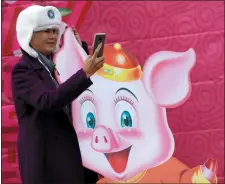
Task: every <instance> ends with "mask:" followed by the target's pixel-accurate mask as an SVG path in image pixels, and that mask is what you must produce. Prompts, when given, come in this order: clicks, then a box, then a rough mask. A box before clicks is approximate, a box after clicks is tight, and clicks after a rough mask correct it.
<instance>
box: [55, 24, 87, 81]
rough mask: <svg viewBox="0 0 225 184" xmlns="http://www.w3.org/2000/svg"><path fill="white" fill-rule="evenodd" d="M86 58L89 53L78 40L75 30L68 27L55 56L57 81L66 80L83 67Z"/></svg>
mask: <svg viewBox="0 0 225 184" xmlns="http://www.w3.org/2000/svg"><path fill="white" fill-rule="evenodd" d="M86 58H87V54H86V52H85V51H84V50H83V48H82V47H81V45H80V44H79V43H78V41H77V40H76V38H75V36H74V33H73V30H72V29H71V28H67V29H66V30H65V32H64V34H63V35H62V46H61V48H60V49H59V50H58V51H57V52H56V53H55V55H54V58H53V62H54V63H55V64H56V69H57V70H58V72H55V75H56V79H57V81H58V82H59V83H62V82H65V81H66V80H67V79H68V78H69V77H71V76H72V75H73V74H74V73H76V72H77V71H78V70H79V69H81V68H82V67H83V62H84V61H85V59H86ZM58 73H59V74H58Z"/></svg>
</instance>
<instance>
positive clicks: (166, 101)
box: [143, 48, 196, 108]
mask: <svg viewBox="0 0 225 184" xmlns="http://www.w3.org/2000/svg"><path fill="white" fill-rule="evenodd" d="M195 62H196V55H195V51H194V50H193V49H192V48H190V49H188V50H187V51H186V52H173V51H159V52H157V53H155V54H153V55H152V56H150V57H149V58H148V59H147V60H146V64H145V65H144V67H143V82H144V84H145V85H144V86H145V87H146V90H147V91H148V93H150V94H151V95H152V97H153V99H155V101H156V103H157V104H158V105H160V106H162V107H165V108H175V107H178V106H180V105H182V104H183V103H184V102H186V100H187V99H188V97H189V96H190V94H191V81H190V72H191V70H192V68H193V67H194V65H195Z"/></svg>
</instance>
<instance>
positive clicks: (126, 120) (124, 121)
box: [120, 111, 132, 127]
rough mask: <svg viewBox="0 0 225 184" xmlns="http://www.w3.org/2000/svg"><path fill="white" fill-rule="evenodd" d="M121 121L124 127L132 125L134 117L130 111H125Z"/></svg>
mask: <svg viewBox="0 0 225 184" xmlns="http://www.w3.org/2000/svg"><path fill="white" fill-rule="evenodd" d="M120 122H121V126H122V127H132V118H131V115H130V113H129V112H128V111H123V113H122V114H121V119H120Z"/></svg>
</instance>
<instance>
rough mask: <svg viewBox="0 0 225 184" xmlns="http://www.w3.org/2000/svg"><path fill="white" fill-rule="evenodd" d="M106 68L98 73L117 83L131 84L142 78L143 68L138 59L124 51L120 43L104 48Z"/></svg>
mask: <svg viewBox="0 0 225 184" xmlns="http://www.w3.org/2000/svg"><path fill="white" fill-rule="evenodd" d="M103 55H104V58H105V63H104V66H103V67H102V68H101V69H99V70H98V71H97V72H96V73H97V74H98V75H100V76H101V77H104V78H106V79H109V80H112V81H116V82H130V81H135V80H138V79H140V78H141V75H142V70H141V66H140V65H139V64H138V63H137V62H136V59H135V58H134V57H133V56H132V55H131V54H129V53H128V52H127V51H125V50H124V49H122V47H121V45H120V44H119V43H116V44H114V46H113V47H112V46H105V48H104V54H103Z"/></svg>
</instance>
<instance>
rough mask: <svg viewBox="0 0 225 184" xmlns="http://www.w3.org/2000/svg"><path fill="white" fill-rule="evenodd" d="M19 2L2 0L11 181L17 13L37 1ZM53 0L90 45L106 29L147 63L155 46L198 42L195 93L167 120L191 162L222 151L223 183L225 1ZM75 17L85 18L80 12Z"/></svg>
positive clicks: (180, 153)
mask: <svg viewBox="0 0 225 184" xmlns="http://www.w3.org/2000/svg"><path fill="white" fill-rule="evenodd" d="M40 2H41V3H40ZM40 2H39V3H38V4H50V2H49V1H48V2H46V1H40ZM16 3H17V4H16ZM16 3H14V4H7V3H5V4H4V2H3V4H2V6H3V14H2V15H3V19H2V20H3V29H2V32H3V36H2V38H3V39H2V44H3V47H2V52H3V58H2V69H3V77H5V78H4V80H3V81H2V82H3V84H2V87H3V92H2V93H3V94H2V104H3V105H4V106H3V107H2V109H3V111H2V112H3V121H2V127H3V129H2V133H3V135H2V140H3V143H2V162H3V171H2V176H3V179H4V181H5V182H4V183H10V182H11V183H19V178H18V169H17V168H18V165H17V158H16V155H15V154H16V151H15V149H14V148H15V146H16V134H17V122H16V119H15V113H14V107H13V105H12V106H9V105H10V104H12V103H13V102H12V99H11V91H10V71H11V68H12V65H13V64H14V63H15V62H17V60H18V58H17V57H13V56H12V55H13V51H15V50H17V49H18V45H17V43H16V42H15V37H14V35H15V30H14V28H15V27H13V26H15V25H14V24H15V17H16V14H18V12H19V11H21V9H22V8H23V7H24V6H28V5H30V3H29V2H28V1H26V2H23V1H19V2H18V1H17V2H16ZM32 3H34V1H32ZM51 4H52V5H56V6H57V7H58V8H67V9H68V10H71V11H72V13H71V14H70V15H68V16H65V17H64V21H65V22H67V23H69V24H70V25H72V24H75V25H76V26H77V28H78V30H79V28H80V36H81V38H82V39H83V40H85V41H87V43H88V45H90V46H91V45H92V41H93V35H94V34H95V33H96V32H106V33H107V43H109V44H111V43H115V42H119V43H121V44H122V46H123V47H124V48H125V49H127V50H129V51H130V52H131V53H133V54H134V55H135V56H136V57H137V58H138V60H139V62H140V63H141V65H143V64H144V63H143V62H144V61H145V60H146V58H147V57H148V56H149V55H150V54H152V53H155V52H157V51H160V50H174V51H185V50H187V49H188V48H190V47H192V48H194V50H195V52H196V56H197V63H196V66H195V67H194V69H193V71H192V73H191V81H192V83H193V91H192V95H191V96H190V99H189V100H188V101H187V102H186V103H185V104H184V105H182V106H181V107H179V108H176V109H169V110H168V112H167V114H168V122H169V124H170V127H171V129H172V131H173V134H174V136H175V141H176V142H175V143H176V149H175V156H176V157H177V158H178V159H179V160H181V161H182V162H184V163H186V164H187V165H188V166H189V167H193V166H195V165H198V164H201V163H203V162H204V161H205V160H206V159H207V158H209V157H212V158H217V159H218V162H219V171H218V177H219V181H220V183H221V182H223V180H224V3H223V2H209V1H206V2H188V1H184V2H176V1H174V2H169V1H168V2H166V1H163V2H161V1H155V2H153V1H149V2H141V1H132V2H131V1H130V2H124V1H122V2H116V1H114V2H110V1H108V2H100V1H95V2H92V4H91V3H87V2H83V5H81V4H82V3H80V8H78V9H79V10H81V11H78V10H77V9H76V8H77V7H79V6H75V4H76V3H75V2H73V1H68V2H67V1H60V2H55V1H53V2H52V3H51ZM90 5H91V7H90ZM89 7H90V9H88V8H89ZM87 9H88V11H87ZM75 10H76V11H75ZM82 10H83V11H82ZM86 12H87V14H86V16H85V13H86ZM79 15H80V16H79ZM84 16H85V17H84ZM75 17H79V18H78V19H77V20H74V18H75ZM11 18H12V19H11ZM9 19H10V20H9ZM82 20H84V21H83V22H82ZM9 28H10V29H9ZM6 35H7V36H6ZM90 48H91V47H90ZM7 178H9V179H7Z"/></svg>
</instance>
